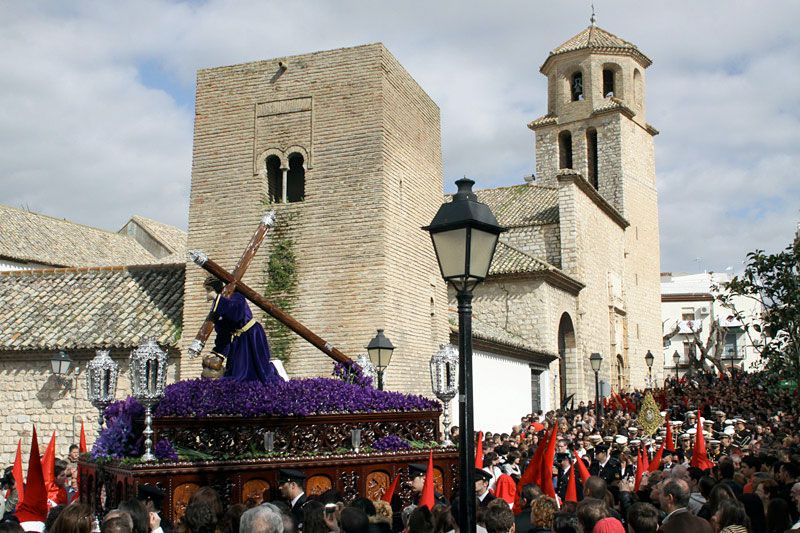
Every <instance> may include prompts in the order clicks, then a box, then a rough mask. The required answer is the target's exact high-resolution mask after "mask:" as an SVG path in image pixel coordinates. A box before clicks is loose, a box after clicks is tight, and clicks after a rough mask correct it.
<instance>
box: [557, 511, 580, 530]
mask: <svg viewBox="0 0 800 533" xmlns="http://www.w3.org/2000/svg"><path fill="white" fill-rule="evenodd" d="M578 527H579V524H578V515H576V514H575V513H566V512H563V511H562V512H560V513H556V515H555V516H554V517H553V531H555V532H556V533H578Z"/></svg>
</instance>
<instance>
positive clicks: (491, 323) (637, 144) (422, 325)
mask: <svg viewBox="0 0 800 533" xmlns="http://www.w3.org/2000/svg"><path fill="white" fill-rule="evenodd" d="M649 65H650V60H649V59H648V58H647V57H646V56H644V54H642V53H641V52H640V51H639V50H638V48H637V47H636V46H635V45H633V44H631V43H628V42H626V41H624V40H622V39H620V38H618V37H616V36H614V35H612V34H610V33H608V32H606V31H604V30H602V29H600V28H598V27H595V26H594V25H593V26H590V27H589V28H587V29H586V30H584V31H582V32H581V33H579V34H578V35H576V36H575V37H573V38H572V39H570V40H568V41H567V42H565V43H564V44H562V45H561V46H559V47H557V48H556V49H554V50H553V51H552V52H551V53H550V55H549V56H548V58H547V60H546V61H545V63H544V64H543V65H542V68H541V72H542V74H544V75H545V76H546V77H547V79H548V109H547V113H546V114H545V115H544V116H542V117H541V118H538V119H536V120H534V121H532V122H531V123H530V124H529V127H530V129H531V130H533V131H534V132H535V134H536V154H535V155H536V177H535V178H529V179H528V180H527V182H526V183H522V184H520V185H516V186H511V187H501V188H497V189H487V190H483V191H478V195H479V197H480V198H481V200H482V201H484V202H486V203H487V204H489V205H490V206H491V207H492V209H493V210H494V212H495V214H496V215H497V217H498V220H499V221H500V223H501V224H504V225H506V226H507V227H509V229H510V231H509V232H507V233H505V234H504V235H503V236H502V241H501V244H500V245H499V246H498V252H497V256H496V258H495V263H494V264H493V266H492V270H491V272H490V277H489V279H488V280H487V282H486V283H484V284H483V285H481V286H479V288H478V289H477V292H476V297H475V302H474V305H475V317H476V324H477V325H478V327H476V331H477V332H478V334H480V328H481V325H483V326H485V331H486V332H487V334H486V335H485V338H486V339H488V340H487V342H489V341H497V342H495V344H494V346H511V345H513V346H516V348H515V349H514V350H510V352H514V353H512V354H511V355H510V356H504V357H506V358H507V359H508V361H509V362H510V363H514V364H509V365H508V366H507V368H508V369H509V370H508V372H509V373H512V372H513V373H514V374H515V375H517V377H518V374H519V369H520V368H523V367H524V368H526V369H530V374H531V375H530V381H528V380H527V379H526V380H525V384H526V385H527V387H525V390H520V391H519V396H520V397H521V398H522V400H521V402H522V403H521V404H520V406H518V409H519V410H520V411H521V412H527V411H528V410H529V409H530V408H531V407H536V406H537V401H538V406H540V407H542V408H545V409H546V408H552V407H553V406H556V405H557V404H558V403H559V399H563V398H565V397H567V396H569V395H571V394H573V393H574V394H575V399H576V400H587V399H590V398H591V397H593V393H594V383H593V377H594V376H593V372H592V371H591V369H590V367H589V361H588V358H589V355H590V353H592V352H599V353H601V354H602V355H603V358H604V361H603V366H602V369H601V373H600V375H601V379H603V380H604V381H605V382H607V383H609V384H611V386H613V387H614V388H615V389H619V388H628V387H642V386H643V385H644V383H645V379H646V377H647V369H646V366H645V362H644V355H645V353H646V352H647V350H651V351H654V352H655V353H657V352H658V350H659V349H660V346H661V323H660V294H659V240H658V205H657V193H656V187H655V165H654V154H653V140H652V138H653V136H654V135H655V134H657V131H656V130H655V129H654V128H652V127H651V126H650V125H649V124H647V122H646V120H645V104H644V102H645V98H644V90H645V85H644V70H645V69H646V68H647V67H648V66H649ZM442 184H443V176H442V160H441V141H440V123H439V110H438V107H437V106H436V104H435V103H434V102H433V101H432V100H431V99H430V97H428V96H427V95H426V94H425V92H424V90H423V89H422V88H421V87H420V86H419V85H418V84H417V83H416V82H415V81H414V79H413V78H412V77H411V76H410V75H409V74H408V73H407V72H406V71H405V69H404V68H403V67H402V65H400V63H399V62H398V61H397V60H396V59H395V58H394V57H393V56H392V55H391V54H390V53H389V52H388V51H387V49H386V48H385V47H384V46H383V45H381V44H372V45H365V46H360V47H355V48H347V49H340V50H332V51H326V52H317V53H313V54H307V55H300V56H293V57H287V58H277V59H273V60H267V61H258V62H254V63H247V64H242V65H234V66H227V67H219V68H211V69H206V70H201V71H200V72H199V73H198V78H197V97H196V122H195V142H194V157H193V166H192V190H191V203H190V210H189V237H188V247H189V249H201V250H203V251H205V252H206V253H207V254H208V255H209V256H210V257H212V258H214V259H215V260H217V262H219V263H220V264H222V265H223V266H226V267H228V268H229V269H232V268H233V265H234V264H235V263H236V261H237V259H238V257H239V255H240V254H241V252H242V251H243V250H244V248H245V246H246V244H247V241H248V240H249V238H250V235H251V233H252V231H253V230H254V229H255V226H256V225H257V222H258V220H259V219H260V217H261V215H262V214H263V213H264V212H265V211H266V210H268V209H275V210H276V213H277V220H278V223H277V226H276V228H275V230H274V231H273V234H272V235H271V236H270V237H268V241H267V243H266V244H265V245H264V248H263V251H262V252H261V253H260V254H259V255H258V256H257V258H256V260H255V261H254V262H253V264H252V265H251V267H250V269H249V271H248V274H247V275H246V276H245V281H246V282H248V283H249V284H250V285H251V286H253V287H255V288H258V289H264V288H265V287H266V286H267V273H268V271H269V268H270V266H269V264H270V258H271V257H274V254H275V253H276V247H277V244H276V243H278V242H281V243H284V244H286V243H288V244H286V245H287V246H290V247H291V250H292V254H291V261H290V264H289V265H287V266H288V267H289V268H290V270H291V271H292V273H293V274H294V275H295V276H296V278H295V279H296V281H295V282H294V283H292V284H291V285H286V286H285V287H282V291H283V293H280V294H277V296H279V297H280V298H281V299H282V301H286V302H289V303H290V304H291V305H290V307H291V309H290V312H291V314H292V315H294V316H295V317H296V318H297V319H298V320H300V321H301V322H303V323H304V324H305V325H307V326H308V327H309V328H311V329H312V330H314V331H315V332H316V333H318V334H319V335H320V336H321V337H322V338H324V339H325V340H327V341H328V342H330V343H331V344H333V345H334V346H336V347H338V348H339V349H341V350H342V351H343V352H344V353H346V354H348V355H351V356H352V357H356V356H357V355H359V354H361V353H363V352H364V351H365V350H364V346H365V345H366V344H367V342H368V341H369V340H370V338H371V337H372V336H373V335H374V334H375V330H376V329H378V328H381V329H384V330H385V332H386V335H387V336H388V337H389V338H390V339H391V340H392V342H393V343H394V344H395V346H396V347H397V348H396V350H395V354H394V358H393V360H392V363H391V366H390V367H389V369H388V371H387V374H386V385H387V387H388V388H390V389H395V390H403V391H408V392H415V393H420V394H426V395H430V394H431V392H430V378H429V371H428V361H429V359H430V357H431V355H432V354H433V353H435V352H436V350H437V349H438V347H439V345H440V344H441V343H445V342H448V341H449V340H450V341H451V342H452V337H451V334H452V332H451V329H452V326H451V325H452V323H453V318H454V317H453V308H454V298H453V296H452V295H448V293H447V288H446V287H445V285H444V283H443V282H442V280H441V277H440V275H439V271H438V267H437V265H436V259H435V257H434V253H433V248H432V246H431V243H430V238H429V236H428V235H427V234H426V233H425V232H424V231H422V230H420V227H421V226H424V225H426V224H428V223H429V222H430V220H431V219H432V217H433V215H434V213H435V212H436V209H437V208H438V206H439V205H440V204H441V203H442V201H443V195H442ZM204 277H205V274H204V272H203V271H202V270H200V269H199V268H196V267H190V268H187V271H186V286H185V298H184V301H185V306H184V320H183V323H184V335H183V339H182V341H181V342H182V344H183V346H184V348H185V347H186V346H188V344H189V342H191V339H192V338H193V334H194V331H195V329H196V328H197V327H199V325H200V323H201V322H202V320H203V318H204V317H205V315H206V313H207V303H206V302H205V300H204V298H203V296H204V295H203V291H202V287H201V285H202V280H203V278H204ZM279 292H280V291H279ZM273 295H274V294H273ZM270 320H272V319H271V318H265V323H266V325H267V329H268V330H269V329H270V324H269V322H270ZM489 332H492V334H489ZM523 352H524V353H523ZM282 355H284V356H288V357H287V358H286V360H285V365H286V368H287V370H288V371H289V374H290V375H292V376H297V377H301V376H311V375H319V374H327V373H328V372H329V371H330V360H329V359H328V358H327V357H326V356H325V355H324V354H322V353H321V352H319V351H317V350H316V349H315V348H313V347H312V346H310V345H308V344H307V343H305V342H304V341H302V340H301V339H299V338H293V339H292V340H291V341H290V342H289V344H288V346H287V347H286V350H285V351H284V352H282ZM484 355H485V356H486V357H487V358H492V357H494V356H496V355H497V354H496V353H489V352H487V353H486V354H484ZM186 363H187V362H186V361H184V364H183V365H182V375H183V376H184V377H189V376H191V375H195V374H196V373H198V372H199V362H198V361H194V362H193V363H189V364H186ZM520 365H521V366H520ZM653 371H654V378H657V377H660V375H661V372H662V370H661V369H660V368H654V369H653ZM500 373H502V371H500ZM482 387H484V389H485V388H486V387H488V385H487V384H486V383H482V382H481V379H480V377H477V378H476V401H477V402H478V403H480V402H481V398H482V397H483V398H484V399H487V400H488V399H490V398H491V393H492V391H490V390H482ZM537 394H538V399H537ZM526 395H527V398H528V399H530V400H528V399H526V398H525V397H526ZM477 422H478V420H476V423H477Z"/></svg>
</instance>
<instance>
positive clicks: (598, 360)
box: [589, 352, 604, 424]
mask: <svg viewBox="0 0 800 533" xmlns="http://www.w3.org/2000/svg"><path fill="white" fill-rule="evenodd" d="M589 362H590V363H591V364H592V370H594V414H595V416H596V417H597V424H600V418H602V416H603V414H604V413H603V404H601V403H600V365H601V364H602V363H603V356H602V355H600V354H599V353H597V352H594V353H593V354H592V355H590V356H589Z"/></svg>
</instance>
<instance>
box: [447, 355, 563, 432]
mask: <svg viewBox="0 0 800 533" xmlns="http://www.w3.org/2000/svg"><path fill="white" fill-rule="evenodd" d="M472 387H473V401H474V405H475V409H474V418H473V420H474V424H475V430H476V431H491V432H493V433H494V432H500V433H508V432H510V431H511V427H512V426H515V425H517V424H519V422H520V418H521V417H522V416H524V415H527V414H529V413H530V411H531V370H530V366H529V365H528V363H527V362H524V361H520V360H518V359H512V358H510V357H503V356H499V355H495V354H490V353H486V352H480V351H475V352H474V353H473V357H472ZM547 388H548V384H547V383H546V382H545V375H544V373H543V374H542V389H547ZM450 405H451V407H452V413H453V419H452V422H451V423H452V424H453V425H456V426H457V425H458V398H457V397H456V399H454V400H453V401H452V402H450Z"/></svg>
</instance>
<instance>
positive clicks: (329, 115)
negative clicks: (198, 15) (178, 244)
mask: <svg viewBox="0 0 800 533" xmlns="http://www.w3.org/2000/svg"><path fill="white" fill-rule="evenodd" d="M439 132H440V121H439V109H438V107H437V106H436V104H435V103H434V102H433V101H432V100H431V99H430V98H429V97H428V95H426V94H425V92H424V91H423V90H422V89H421V88H420V87H419V85H417V83H416V82H415V81H414V79H413V78H412V77H411V76H410V75H409V74H408V73H407V72H406V70H405V69H404V68H403V67H402V66H401V65H400V63H399V62H398V61H397V60H396V59H395V58H394V57H393V56H392V55H391V54H390V53H389V52H388V51H387V50H386V48H385V47H384V46H383V45H382V44H372V45H365V46H359V47H355V48H347V49H339V50H332V51H325V52H317V53H312V54H307V55H299V56H294V57H286V58H276V59H273V60H267V61H258V62H254V63H246V64H241V65H234V66H227V67H219V68H210V69H205V70H201V71H199V73H198V76H197V100H196V118H195V130H194V153H193V165H192V189H191V198H190V208H189V238H188V244H189V249H202V250H204V251H206V252H207V253H208V254H209V256H211V257H215V258H216V260H217V261H218V262H219V263H220V264H222V265H223V266H226V267H228V268H231V269H232V268H233V265H235V263H236V261H237V259H238V257H239V255H240V254H241V253H242V251H243V249H244V247H245V245H246V244H247V241H248V239H249V238H250V236H251V234H252V232H253V231H254V229H255V227H256V226H257V225H258V221H259V219H260V218H261V216H262V214H263V213H264V212H265V211H266V210H268V209H275V210H276V211H277V220H278V224H277V227H276V229H275V231H274V232H273V233H272V234H270V235H269V236H268V239H267V243H266V244H265V245H264V246H263V247H262V250H261V251H260V252H259V254H258V255H257V256H256V260H255V261H254V262H253V264H252V265H251V266H250V269H249V271H248V274H247V276H246V277H245V281H246V282H247V283H249V284H251V286H253V287H254V288H256V289H257V290H262V291H263V290H264V289H265V288H266V287H267V280H268V277H269V276H268V261H269V258H270V257H272V256H274V254H275V253H276V243H279V242H280V243H283V244H284V246H285V247H289V248H290V252H291V253H288V254H287V253H286V249H285V248H284V250H283V251H282V252H281V253H282V254H283V255H282V257H283V260H284V261H286V262H287V263H285V264H283V265H282V268H284V270H287V271H291V272H292V274H293V275H294V276H295V278H296V286H294V287H291V286H289V285H288V284H287V285H285V286H282V287H278V289H279V291H278V292H282V294H276V296H278V297H279V299H280V301H281V302H284V303H285V304H286V305H287V306H289V307H290V309H289V311H290V313H291V314H292V315H293V316H294V317H295V318H297V319H298V320H300V321H301V322H302V323H304V324H305V325H306V326H308V327H309V328H310V329H312V330H313V331H314V332H316V333H317V334H318V335H320V336H321V337H322V338H324V339H325V340H326V341H328V342H330V343H331V344H333V345H334V346H336V347H337V348H339V349H340V350H342V351H343V352H344V353H346V354H348V355H350V356H351V357H353V358H355V357H356V356H358V355H359V354H361V353H365V352H366V350H365V349H364V347H365V346H366V345H367V343H368V342H369V340H370V339H371V338H372V337H373V336H374V335H375V333H376V330H377V329H378V328H382V329H384V330H385V331H386V335H387V336H388V337H389V338H390V339H391V341H392V342H393V343H394V345H395V346H396V350H395V353H394V357H393V359H392V363H391V366H390V367H389V369H388V370H387V373H386V380H385V381H386V385H387V387H388V388H391V389H394V390H405V391H411V392H417V393H425V394H428V395H430V377H429V376H430V374H429V371H428V360H429V359H430V357H431V355H432V354H433V353H434V352H435V351H436V350H437V349H438V344H439V343H441V342H446V340H447V337H448V323H447V317H446V312H447V296H446V289H445V286H444V282H443V281H442V279H441V277H440V275H439V271H438V266H437V264H436V258H435V255H434V254H433V250H432V247H431V242H430V237H429V236H428V234H427V233H426V232H424V231H422V230H421V229H420V228H421V227H422V226H424V225H426V224H428V223H429V222H430V220H431V219H432V218H433V215H434V214H435V212H436V210H437V209H438V207H439V205H441V203H442V198H443V194H442V160H441V141H440V133H439ZM292 256H293V257H294V259H293V260H292V259H291V257H292ZM203 278H204V273H203V271H201V270H200V269H198V268H196V267H193V266H190V267H189V268H187V276H186V291H185V309H184V320H183V324H184V335H183V338H184V344H185V345H188V343H189V342H190V341H191V339H192V338H193V337H194V333H195V332H196V328H198V327H199V325H200V323H201V322H202V320H203V318H204V317H205V315H206V313H207V311H208V304H207V303H206V302H205V301H204V298H203V292H202V287H201V285H202V279H203ZM273 288H274V287H273ZM254 312H255V314H256V316H263V314H262V313H259V312H258V310H257V309H255V308H254ZM270 320H272V319H271V318H267V319H266V321H267V322H269V321H270ZM267 329H268V331H269V329H270V328H269V327H268V328H267ZM287 338H288V339H289V340H288V345H287V346H286V353H287V354H288V359H287V360H286V362H285V365H286V367H287V370H288V371H289V374H290V375H291V376H292V377H303V376H312V375H328V374H330V372H331V368H332V361H331V360H330V359H328V357H327V356H325V355H324V354H322V353H321V352H319V351H318V350H316V349H315V348H314V347H312V346H311V345H309V344H307V343H306V342H305V341H303V340H302V339H300V338H299V337H297V336H295V335H294V334H291V333H289V335H288V337H287ZM276 345H277V341H275V342H273V349H276ZM198 369H199V363H197V362H195V363H192V364H190V365H188V368H187V371H186V374H187V375H193V374H196V373H197V372H198Z"/></svg>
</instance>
